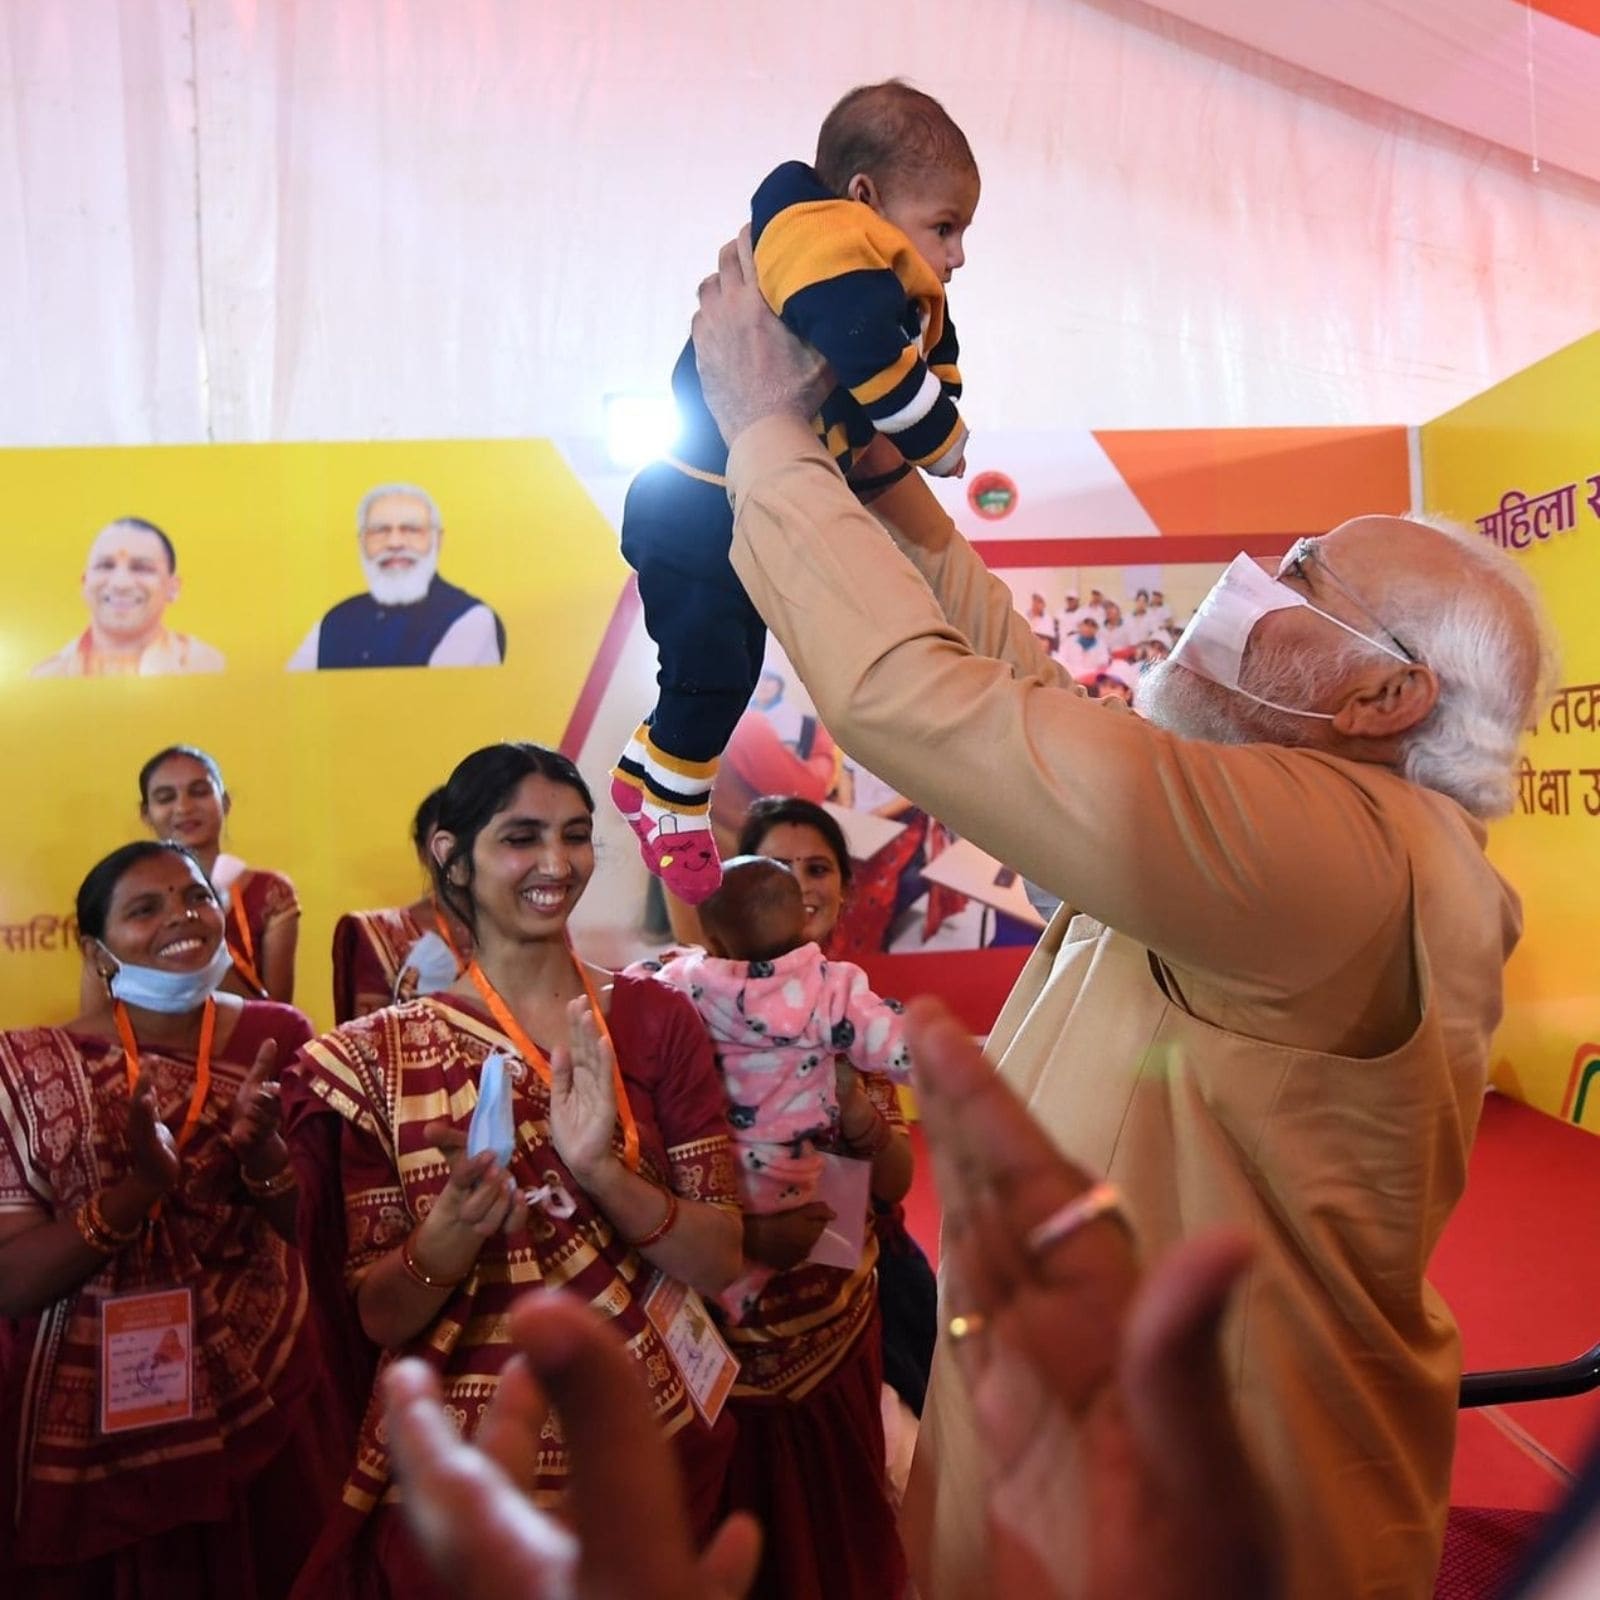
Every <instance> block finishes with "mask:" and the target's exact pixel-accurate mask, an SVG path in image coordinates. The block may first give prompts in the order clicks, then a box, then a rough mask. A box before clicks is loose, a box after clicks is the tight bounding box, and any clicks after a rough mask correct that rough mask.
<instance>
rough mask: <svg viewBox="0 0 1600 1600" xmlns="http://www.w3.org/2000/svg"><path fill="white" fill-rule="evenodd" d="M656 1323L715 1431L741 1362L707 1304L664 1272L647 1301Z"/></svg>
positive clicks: (647, 1312) (648, 1313) (693, 1397)
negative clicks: (729, 1345) (730, 1347)
mask: <svg viewBox="0 0 1600 1600" xmlns="http://www.w3.org/2000/svg"><path fill="white" fill-rule="evenodd" d="M644 1314H645V1315H646V1316H647V1317H648V1318H649V1319H650V1321H651V1323H652V1324H653V1325H654V1327H655V1330H656V1332H657V1333H659V1334H660V1335H661V1342H662V1343H663V1344H664V1345H666V1347H667V1353H668V1354H669V1355H670V1356H671V1357H672V1360H673V1364H674V1365H675V1366H676V1367H677V1369H678V1371H679V1372H680V1373H681V1374H682V1375H683V1383H684V1387H685V1388H686V1389H687V1390H688V1391H689V1398H690V1399H691V1400H692V1401H694V1408H695V1410H696V1411H698V1412H699V1413H700V1416H701V1419H702V1420H703V1421H704V1422H705V1424H706V1426H707V1427H708V1428H711V1427H715V1426H716V1422H717V1418H718V1417H720V1416H721V1415H722V1408H723V1406H724V1405H726V1404H727V1400H728V1395H729V1394H730V1393H731V1392H732V1389H733V1381H734V1379H735V1378H737V1377H738V1375H739V1359H738V1357H737V1356H735V1355H734V1353H733V1351H731V1350H730V1349H729V1348H728V1345H727V1341H726V1340H724V1339H723V1337H722V1335H721V1334H720V1333H719V1332H718V1331H717V1325H716V1323H714V1322H713V1321H712V1320H711V1314H710V1312H708V1311H707V1310H706V1303H705V1301H704V1300H702V1299H701V1298H700V1296H699V1295H698V1294H697V1293H696V1292H695V1291H694V1290H693V1289H691V1288H690V1287H689V1285H688V1284H686V1283H679V1282H678V1280H677V1279H676V1278H669V1277H668V1276H667V1275H666V1274H665V1273H663V1272H658V1273H657V1274H656V1281H655V1282H654V1283H653V1284H651V1285H650V1290H649V1293H647V1294H646V1295H645V1297H644Z"/></svg>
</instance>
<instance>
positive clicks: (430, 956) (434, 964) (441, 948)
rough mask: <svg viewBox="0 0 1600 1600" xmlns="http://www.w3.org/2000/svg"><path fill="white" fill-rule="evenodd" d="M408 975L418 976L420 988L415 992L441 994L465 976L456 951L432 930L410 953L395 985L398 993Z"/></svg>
mask: <svg viewBox="0 0 1600 1600" xmlns="http://www.w3.org/2000/svg"><path fill="white" fill-rule="evenodd" d="M407 972H414V973H416V975H417V984H416V988H415V989H414V990H412V993H414V994H438V993H439V992H440V991H441V990H443V989H448V988H449V987H450V985H451V984H452V983H454V982H455V981H456V979H457V978H458V977H459V976H460V975H461V967H460V964H459V963H458V962H457V961H456V953H455V951H454V950H452V949H451V948H450V946H449V945H447V944H446V943H445V942H444V940H443V939H441V938H440V937H439V935H438V934H436V933H434V932H433V930H432V929H429V931H428V932H427V933H425V934H423V935H422V937H421V938H420V939H418V940H417V942H416V943H415V944H414V945H412V947H411V948H410V949H409V950H408V951H406V959H405V965H404V966H403V967H402V968H401V970H400V977H399V979H398V981H397V982H396V985H395V991H396V993H398V992H399V990H400V988H401V987H402V986H403V985H404V983H405V975H406V973H407Z"/></svg>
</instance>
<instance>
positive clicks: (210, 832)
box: [139, 744, 300, 1005]
mask: <svg viewBox="0 0 1600 1600" xmlns="http://www.w3.org/2000/svg"><path fill="white" fill-rule="evenodd" d="M232 808H233V801H232V799H231V797H230V796H229V794H228V791H227V789H226V788H225V787H224V786H223V782H222V769H221V768H220V767H219V766H218V765H217V763H216V762H215V761H214V760H213V759H212V758H211V757H210V756H208V755H207V754H206V753H205V751H204V750H197V749H196V748H195V747H194V746H193V745H188V744H174V745H168V746H167V748H166V749H165V750H158V751H157V752H156V754H155V755H153V756H151V758H150V759H149V760H148V761H147V762H145V764H144V766H143V767H142V768H141V769H140V771H139V815H140V816H141V817H143V818H144V820H145V822H146V823H147V824H148V826H149V828H150V831H151V832H152V833H153V834H155V836H156V837H157V838H158V839H176V840H177V842H178V843H179V844H181V845H183V846H184V848H185V849H187V850H191V851H193V852H194V856H195V859H196V860H197V861H198V862H199V863H200V865H201V866H202V867H203V868H204V869H205V874H206V876H207V877H208V878H209V879H210V880H211V885H212V887H213V889H214V890H215V891H216V894H217V898H218V900H219V901H220V903H221V905H222V909H223V912H224V913H225V915H226V918H227V939H228V950H229V953H230V954H231V955H232V957H233V968H232V970H231V971H230V972H229V973H228V975H227V977H226V979H225V980H224V985H223V986H224V987H225V988H227V989H229V990H231V991H232V992H233V993H234V994H242V995H245V996H248V997H249V998H250V999H252V1000H281V1001H283V1003H284V1004H285V1005H287V1004H288V1003H289V1002H290V1001H292V1000H293V999H294V956H295V946H296V944H297V943H298V942H299V938H300V902H299V900H298V899H297V898H296V896H295V892H294V885H293V884H292V883H290V881H289V880H288V879H287V878H286V877H284V875H283V874H282V873H281V872H269V871H267V869H266V868H265V867H250V866H246V865H245V863H244V862H243V861H241V860H240V859H239V857H238V856H235V855H229V854H227V853H226V852H224V850H223V848H222V830H223V824H224V823H225V822H226V820H227V817H228V813H229V811H230V810H232Z"/></svg>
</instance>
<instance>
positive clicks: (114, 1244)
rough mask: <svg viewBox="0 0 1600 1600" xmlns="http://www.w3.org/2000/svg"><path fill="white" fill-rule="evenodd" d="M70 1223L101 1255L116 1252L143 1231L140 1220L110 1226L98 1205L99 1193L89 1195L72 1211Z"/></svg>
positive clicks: (84, 1240) (130, 1242)
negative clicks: (125, 1226) (122, 1226)
mask: <svg viewBox="0 0 1600 1600" xmlns="http://www.w3.org/2000/svg"><path fill="white" fill-rule="evenodd" d="M72 1225H73V1227H75V1228H76V1229H77V1230H78V1235H79V1237H80V1238H81V1239H82V1240H83V1242H84V1243H85V1244H86V1245H88V1246H89V1248H90V1249H91V1250H94V1251H97V1252H98V1253H99V1254H100V1255H103V1256H114V1255H116V1254H118V1253H119V1252H120V1251H121V1250H122V1249H123V1247H124V1246H126V1245H130V1244H132V1243H133V1242H134V1240H135V1239H137V1238H138V1237H139V1236H140V1234H142V1233H143V1232H144V1223H143V1222H142V1221H140V1222H138V1223H136V1224H135V1225H134V1226H133V1227H131V1228H114V1227H112V1225H111V1223H110V1222H109V1221H108V1220H107V1218H106V1214H105V1212H104V1211H103V1210H102V1209H101V1207H100V1196H99V1195H91V1196H90V1197H89V1199H87V1200H85V1201H84V1203H83V1204H82V1205H81V1206H79V1207H78V1209H77V1210H76V1211H74V1212H73V1213H72Z"/></svg>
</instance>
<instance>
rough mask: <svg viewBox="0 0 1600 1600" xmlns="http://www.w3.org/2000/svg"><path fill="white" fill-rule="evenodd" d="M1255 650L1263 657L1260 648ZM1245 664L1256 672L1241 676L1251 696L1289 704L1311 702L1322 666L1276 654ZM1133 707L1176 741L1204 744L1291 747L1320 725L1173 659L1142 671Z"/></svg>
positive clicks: (1306, 739)
mask: <svg viewBox="0 0 1600 1600" xmlns="http://www.w3.org/2000/svg"><path fill="white" fill-rule="evenodd" d="M1260 654H1261V655H1262V656H1263V657H1265V656H1266V652H1265V651H1262V652H1261V653H1260ZM1251 665H1252V666H1253V667H1257V670H1256V671H1253V672H1249V673H1247V674H1246V676H1247V677H1248V678H1249V679H1250V681H1249V682H1248V683H1247V684H1246V685H1245V687H1247V688H1248V689H1249V690H1250V692H1251V693H1252V694H1259V695H1261V696H1263V697H1264V698H1266V699H1269V700H1281V701H1284V702H1289V703H1292V702H1293V700H1295V699H1297V698H1301V697H1303V698H1305V699H1306V700H1307V701H1310V702H1311V703H1312V704H1315V692H1314V691H1315V689H1316V688H1317V687H1319V685H1318V684H1317V682H1316V680H1317V679H1319V678H1324V677H1325V673H1326V666H1325V665H1324V664H1321V663H1318V664H1311V663H1308V662H1306V661H1305V660H1304V659H1303V658H1302V659H1300V660H1298V661H1297V660H1294V659H1293V658H1287V657H1282V658H1280V657H1278V656H1276V655H1274V656H1273V657H1272V658H1270V659H1267V660H1263V661H1262V662H1260V663H1259V665H1258V664H1257V663H1256V662H1252V663H1251ZM1319 666H1321V667H1322V668H1323V670H1322V671H1319V670H1318V668H1319ZM1261 667H1265V668H1266V670H1265V671H1262V670H1260V668H1261ZM1307 691H1312V692H1307ZM1133 708H1134V710H1135V711H1137V712H1139V713H1140V715H1141V716H1143V717H1144V718H1145V719H1146V720H1147V721H1149V722H1152V723H1154V724H1155V726H1156V727H1158V728H1162V729H1165V731H1166V732H1168V733H1174V734H1176V735H1177V736H1178V737H1179V738H1180V739H1203V740H1205V741H1206V742H1207V743H1209V744H1281V745H1286V746H1288V747H1290V748H1294V747H1296V746H1300V745H1307V744H1311V743H1313V742H1314V741H1315V740H1316V738H1317V730H1318V728H1319V726H1320V724H1318V723H1317V722H1315V721H1313V720H1312V719H1311V718H1309V717H1297V716H1295V715H1294V714H1293V713H1292V712H1287V711H1275V710H1273V708H1272V707H1271V706H1262V705H1257V704H1256V702H1255V701H1254V700H1250V699H1247V698H1246V697H1245V696H1244V695H1242V694H1235V693H1234V692H1233V690H1232V689H1229V688H1226V687H1225V686H1224V685H1222V684H1220V683H1213V682H1212V681H1211V680H1210V679H1209V678H1202V677H1201V676H1200V675H1199V673H1197V672H1191V671H1190V670H1189V669H1188V668H1187V667H1185V666H1183V665H1182V664H1181V663H1180V662H1176V661H1158V662H1156V663H1155V664H1154V665H1153V666H1152V667H1151V668H1150V669H1149V670H1148V671H1147V672H1146V673H1144V675H1143V676H1142V677H1141V678H1140V679H1139V683H1138V686H1137V687H1136V688H1135V690H1134V692H1133Z"/></svg>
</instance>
